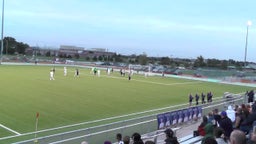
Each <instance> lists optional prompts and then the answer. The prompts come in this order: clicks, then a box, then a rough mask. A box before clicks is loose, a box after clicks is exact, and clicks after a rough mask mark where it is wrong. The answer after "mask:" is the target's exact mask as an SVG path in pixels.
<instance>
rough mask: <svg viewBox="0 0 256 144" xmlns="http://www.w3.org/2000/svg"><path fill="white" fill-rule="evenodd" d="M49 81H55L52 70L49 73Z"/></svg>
mask: <svg viewBox="0 0 256 144" xmlns="http://www.w3.org/2000/svg"><path fill="white" fill-rule="evenodd" d="M50 80H55V79H54V72H53V70H51V71H50Z"/></svg>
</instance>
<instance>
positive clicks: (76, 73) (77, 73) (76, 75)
mask: <svg viewBox="0 0 256 144" xmlns="http://www.w3.org/2000/svg"><path fill="white" fill-rule="evenodd" d="M74 77H79V70H78V68H77V69H76V71H75V75H74Z"/></svg>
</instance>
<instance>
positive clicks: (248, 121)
mask: <svg viewBox="0 0 256 144" xmlns="http://www.w3.org/2000/svg"><path fill="white" fill-rule="evenodd" d="M255 120H256V113H250V114H249V115H248V116H247V117H246V118H245V120H244V121H243V122H242V123H241V125H240V130H242V131H243V132H245V133H249V131H250V130H252V124H253V122H254V121H255Z"/></svg>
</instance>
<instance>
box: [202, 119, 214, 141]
mask: <svg viewBox="0 0 256 144" xmlns="http://www.w3.org/2000/svg"><path fill="white" fill-rule="evenodd" d="M204 129H205V136H204V138H203V139H202V144H207V143H206V139H208V138H214V137H213V124H212V123H207V124H206V126H205V127H204Z"/></svg>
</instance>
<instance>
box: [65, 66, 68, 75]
mask: <svg viewBox="0 0 256 144" xmlns="http://www.w3.org/2000/svg"><path fill="white" fill-rule="evenodd" d="M67 71H68V70H67V67H64V76H67Z"/></svg>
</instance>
